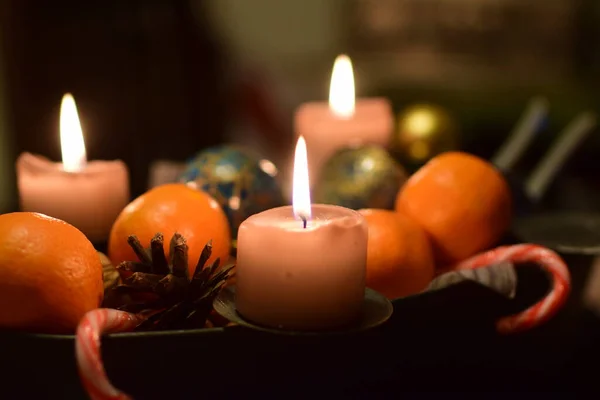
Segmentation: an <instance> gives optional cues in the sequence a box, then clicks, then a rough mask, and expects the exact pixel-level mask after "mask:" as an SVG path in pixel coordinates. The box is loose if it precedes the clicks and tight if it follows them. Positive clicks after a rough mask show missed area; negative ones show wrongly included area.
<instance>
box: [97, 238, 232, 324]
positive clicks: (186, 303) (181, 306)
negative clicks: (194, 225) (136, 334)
mask: <svg viewBox="0 0 600 400" xmlns="http://www.w3.org/2000/svg"><path fill="white" fill-rule="evenodd" d="M128 243H129V245H130V246H131V247H132V248H133V250H134V252H135V253H136V255H137V257H138V261H124V262H122V263H121V264H119V265H118V266H117V267H116V269H117V271H118V272H119V274H120V276H121V279H122V283H120V284H118V285H116V286H114V287H113V288H111V289H110V290H109V291H110V292H111V296H107V297H110V298H120V299H127V300H124V301H123V303H122V304H118V305H117V306H115V307H114V308H117V309H120V310H123V311H128V312H134V313H139V312H150V313H151V314H152V315H151V316H150V317H149V318H148V319H147V320H145V321H144V322H143V323H141V324H140V325H139V326H138V327H137V328H136V330H138V331H157V330H171V329H197V328H203V327H205V326H206V325H207V321H208V319H209V317H210V314H211V311H212V310H213V308H212V303H213V301H214V299H215V298H216V297H217V295H218V294H219V292H220V290H221V288H222V287H223V286H224V285H225V284H226V282H227V279H228V278H229V277H230V275H231V274H232V269H233V267H234V266H233V265H230V266H227V267H224V268H219V264H220V260H219V259H218V258H217V259H216V260H215V262H214V263H212V265H210V266H206V267H205V264H206V262H207V261H208V259H209V258H210V256H211V253H212V243H211V242H209V243H208V244H206V246H205V247H204V249H203V250H202V253H201V255H200V259H199V260H198V263H197V265H196V268H195V270H194V274H193V276H191V277H190V276H189V273H188V246H187V244H186V240H185V238H184V237H183V236H182V235H181V234H179V233H175V234H174V235H173V238H172V239H171V242H170V252H169V253H170V259H169V260H167V258H166V257H165V252H164V238H163V235H162V234H161V233H157V234H156V235H155V236H154V238H152V240H151V241H150V248H149V249H144V248H143V246H142V245H141V243H140V241H139V240H138V238H137V237H136V236H134V235H132V236H129V238H128ZM115 294H116V296H112V295H115ZM123 295H126V296H125V297H123ZM212 324H213V325H214V321H213V322H212Z"/></svg>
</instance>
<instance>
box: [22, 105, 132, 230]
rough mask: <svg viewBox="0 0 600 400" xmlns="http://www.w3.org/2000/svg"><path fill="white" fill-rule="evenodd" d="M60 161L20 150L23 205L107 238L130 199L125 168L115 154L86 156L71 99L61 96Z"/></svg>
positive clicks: (26, 209)
mask: <svg viewBox="0 0 600 400" xmlns="http://www.w3.org/2000/svg"><path fill="white" fill-rule="evenodd" d="M60 113H61V114H60V138H61V150H62V159H63V162H62V163H56V162H52V161H50V160H48V159H47V158H45V157H42V156H39V155H34V154H31V153H22V154H21V155H20V156H19V157H18V159H17V164H16V169H17V183H18V189H19V199H20V205H21V209H22V210H23V211H34V212H40V213H43V214H46V215H50V216H52V217H55V218H59V219H62V220H64V221H66V222H68V223H70V224H72V225H74V226H76V227H77V228H79V229H80V230H81V231H82V232H83V233H85V234H86V235H87V236H88V238H89V239H90V240H92V241H95V242H103V241H106V240H107V239H108V233H109V232H110V228H111V226H112V224H113V222H114V221H115V219H116V218H117V216H118V214H119V213H120V212H121V210H122V209H123V207H125V205H127V203H128V202H129V174H128V171H127V167H126V166H125V164H124V163H123V162H122V161H120V160H114V161H91V162H87V157H86V151H85V144H84V139H83V133H82V131H81V124H80V122H79V116H78V114H77V107H76V104H75V100H74V99H73V97H72V96H71V95H70V94H66V95H65V96H64V97H63V100H62V104H61V111H60Z"/></svg>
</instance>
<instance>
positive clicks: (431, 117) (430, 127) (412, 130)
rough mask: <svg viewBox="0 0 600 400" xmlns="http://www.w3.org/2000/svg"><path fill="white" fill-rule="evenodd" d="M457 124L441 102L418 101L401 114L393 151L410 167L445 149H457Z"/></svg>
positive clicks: (422, 162)
mask: <svg viewBox="0 0 600 400" xmlns="http://www.w3.org/2000/svg"><path fill="white" fill-rule="evenodd" d="M458 133H459V129H458V125H457V123H456V121H455V119H454V118H453V117H452V115H451V114H450V113H449V112H448V111H446V110H445V109H443V108H442V107H440V106H436V105H431V104H416V105H413V106H410V107H408V108H406V109H405V110H404V111H403V112H401V113H400V114H398V117H397V124H396V130H395V132H394V134H393V138H392V144H391V146H392V154H394V156H395V157H396V158H397V159H398V160H399V161H400V162H401V163H402V164H403V165H406V166H407V167H408V166H409V167H411V168H416V167H418V166H420V165H423V164H424V163H425V162H427V161H428V160H429V159H430V158H432V157H434V156H436V155H437V154H440V153H443V152H445V151H451V150H456V149H458V145H459V140H458Z"/></svg>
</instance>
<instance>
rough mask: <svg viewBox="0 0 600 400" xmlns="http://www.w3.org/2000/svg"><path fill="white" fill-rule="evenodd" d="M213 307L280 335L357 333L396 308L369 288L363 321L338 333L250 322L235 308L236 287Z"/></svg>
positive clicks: (238, 321)
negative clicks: (297, 329) (280, 327)
mask: <svg viewBox="0 0 600 400" xmlns="http://www.w3.org/2000/svg"><path fill="white" fill-rule="evenodd" d="M213 307H214V309H215V311H216V312H218V313H219V314H220V315H221V316H223V317H224V318H227V319H228V320H229V321H231V322H234V323H236V324H238V325H241V326H245V327H247V328H251V329H255V330H259V331H263V332H270V333H275V334H279V335H326V334H345V333H355V332H360V331H364V330H367V329H371V328H375V327H376V326H379V325H381V324H383V323H384V322H386V321H387V320H388V319H389V318H390V316H391V315H392V313H393V312H394V307H393V306H392V303H391V302H390V301H389V300H388V299H387V298H386V297H385V296H383V295H382V294H381V293H378V292H376V291H374V290H372V289H369V288H367V289H366V290H365V300H364V306H363V307H364V312H363V317H362V319H361V320H360V321H359V322H358V323H357V325H356V326H355V327H351V328H348V329H344V330H336V331H322V332H305V331H293V330H284V329H275V328H267V327H264V326H260V325H256V324H254V323H252V322H249V321H247V320H246V319H244V318H242V317H241V316H240V314H238V312H237V309H236V307H235V286H229V287H227V288H225V289H223V290H221V293H220V294H219V296H218V297H217V298H216V299H215V301H214V303H213Z"/></svg>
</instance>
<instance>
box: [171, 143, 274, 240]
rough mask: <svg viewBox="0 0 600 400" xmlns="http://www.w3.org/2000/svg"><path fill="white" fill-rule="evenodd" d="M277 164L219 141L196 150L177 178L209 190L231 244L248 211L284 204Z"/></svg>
mask: <svg viewBox="0 0 600 400" xmlns="http://www.w3.org/2000/svg"><path fill="white" fill-rule="evenodd" d="M277 176H278V170H277V167H276V166H275V165H274V164H273V163H272V162H271V161H269V160H266V159H262V158H260V157H259V156H257V155H256V154H254V153H253V152H251V151H250V150H248V149H245V148H243V147H239V146H232V145H221V146H215V147H211V148H208V149H206V150H204V151H201V152H200V153H198V154H197V155H196V156H195V157H194V158H193V159H192V160H190V161H189V162H188V164H187V168H186V169H185V171H184V172H183V174H181V176H180V177H179V181H180V182H187V183H188V184H190V185H191V186H195V187H197V188H198V189H201V190H204V191H205V192H208V193H209V194H211V195H212V196H213V197H214V198H215V199H216V200H217V201H218V202H219V204H220V205H221V207H222V208H223V210H224V211H225V213H226V214H227V218H228V219H229V224H230V227H231V234H232V237H233V239H234V240H233V242H234V243H233V248H234V249H235V248H236V247H237V246H236V245H235V243H236V241H235V239H236V238H237V230H238V227H239V225H240V224H241V223H242V222H243V221H244V220H245V219H246V218H248V217H249V216H250V215H253V214H256V213H259V212H261V211H265V210H268V209H270V208H274V207H279V206H281V205H283V196H282V193H281V187H280V185H279V182H278V180H277Z"/></svg>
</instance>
